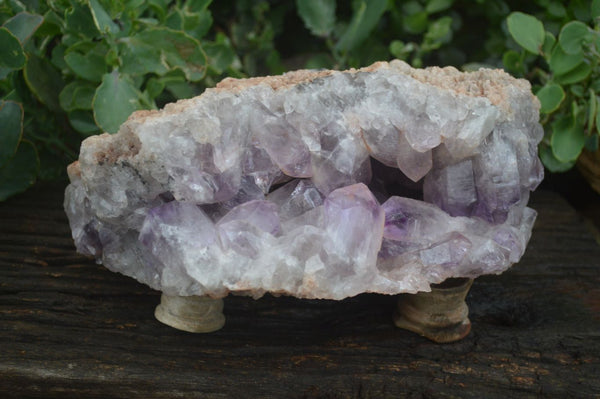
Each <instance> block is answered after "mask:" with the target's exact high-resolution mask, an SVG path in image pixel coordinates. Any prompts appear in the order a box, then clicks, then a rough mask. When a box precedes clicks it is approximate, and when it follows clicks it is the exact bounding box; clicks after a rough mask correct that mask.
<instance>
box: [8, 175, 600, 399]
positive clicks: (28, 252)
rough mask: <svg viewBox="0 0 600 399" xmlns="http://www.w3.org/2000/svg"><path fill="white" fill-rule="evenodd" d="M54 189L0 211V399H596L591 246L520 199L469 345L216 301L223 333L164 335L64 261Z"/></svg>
mask: <svg viewBox="0 0 600 399" xmlns="http://www.w3.org/2000/svg"><path fill="white" fill-rule="evenodd" d="M62 189H63V188H62V187H51V186H46V187H43V186H42V187H36V188H34V190H32V191H29V192H28V193H26V194H24V195H21V196H19V197H16V198H13V199H11V200H9V201H7V202H5V203H3V204H0V397H2V398H4V397H32V396H34V397H60V398H65V397H89V398H105V397H123V398H137V397H142V398H158V397H161V398H163V397H166V398H169V397H203V398H205V397H208V398H222V397H265V398H271V397H272V398H278V397H310V398H312V397H327V398H346V397H356V398H371V397H463V398H481V397H486V398H507V397H511V398H520V397H536V396H543V397H557V398H558V397H578V398H588V397H589V398H594V397H595V398H597V397H600V247H599V246H598V244H597V243H596V241H595V239H594V236H593V235H592V234H590V232H589V231H588V230H587V229H586V227H585V225H584V223H583V222H582V220H581V218H580V217H579V216H578V215H577V213H576V212H575V211H574V210H573V209H572V208H570V207H569V205H568V204H567V203H566V202H565V201H564V200H562V199H561V198H560V197H559V196H557V195H556V194H554V193H552V192H548V191H539V192H536V193H535V194H534V195H533V197H532V206H533V207H534V208H536V209H537V210H538V211H539V218H538V221H537V223H536V227H535V230H534V235H533V238H532V240H531V243H530V246H529V248H528V251H527V253H526V255H525V257H524V258H523V260H522V261H521V263H520V264H518V265H516V266H515V267H513V268H512V269H511V270H510V271H509V272H506V273H504V274H502V275H500V276H485V277H481V278H479V279H477V280H476V281H475V284H474V285H473V288H472V290H471V293H470V294H469V297H468V303H469V305H470V311H471V320H472V322H473V330H472V333H471V334H470V335H469V336H468V337H467V338H466V339H464V340H463V341H460V342H457V343H453V344H446V345H438V344H434V343H432V342H429V341H428V340H426V339H424V338H421V337H419V336H417V335H415V334H412V333H409V332H406V331H402V330H399V329H397V328H395V327H394V326H393V324H392V321H391V314H392V312H393V309H394V306H395V298H394V297H389V296H383V295H359V296H358V297H355V298H350V299H347V300H344V301H338V302H336V301H319V300H298V299H295V298H289V297H279V298H275V297H272V296H270V295H267V296H265V297H263V298H261V299H260V300H256V301H255V300H253V299H251V298H246V297H230V298H227V299H226V300H225V314H226V317H227V323H226V325H225V328H224V329H222V330H220V331H218V332H215V333H211V334H199V335H198V334H189V333H185V332H181V331H177V330H174V329H171V328H169V327H167V326H164V325H162V324H160V323H159V322H157V321H156V320H155V319H154V317H153V311H154V307H155V306H156V305H157V304H158V301H159V293H157V292H155V291H153V290H151V289H149V288H148V287H146V286H144V285H142V284H139V283H137V282H136V281H134V280H133V279H131V278H128V277H125V276H122V275H119V274H115V273H111V272H110V271H108V270H106V269H105V268H104V267H102V266H100V265H96V264H95V263H94V261H93V260H91V259H89V258H87V257H84V256H81V255H77V254H76V253H75V252H74V248H73V246H72V244H71V243H70V241H69V232H68V224H67V220H66V218H65V216H64V214H63V213H62V212H61V206H62Z"/></svg>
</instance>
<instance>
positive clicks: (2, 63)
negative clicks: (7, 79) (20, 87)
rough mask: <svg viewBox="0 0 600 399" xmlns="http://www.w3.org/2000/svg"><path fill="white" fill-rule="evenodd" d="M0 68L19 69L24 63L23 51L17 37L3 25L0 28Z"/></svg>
mask: <svg viewBox="0 0 600 399" xmlns="http://www.w3.org/2000/svg"><path fill="white" fill-rule="evenodd" d="M0 43H1V45H0V68H8V69H20V68H23V65H25V61H26V58H25V52H24V51H23V47H22V46H21V43H20V42H19V39H18V38H17V37H16V36H14V35H13V34H12V33H10V32H9V30H8V29H6V28H5V27H1V28H0Z"/></svg>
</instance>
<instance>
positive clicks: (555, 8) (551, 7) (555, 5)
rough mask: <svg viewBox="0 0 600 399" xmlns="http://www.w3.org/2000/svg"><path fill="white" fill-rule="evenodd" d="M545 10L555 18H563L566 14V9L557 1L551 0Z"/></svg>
mask: <svg viewBox="0 0 600 399" xmlns="http://www.w3.org/2000/svg"><path fill="white" fill-rule="evenodd" d="M546 11H547V12H548V14H550V15H551V16H553V17H556V18H564V17H565V16H566V15H567V9H566V8H565V6H563V5H562V4H560V3H559V2H551V3H550V4H548V6H547V7H546Z"/></svg>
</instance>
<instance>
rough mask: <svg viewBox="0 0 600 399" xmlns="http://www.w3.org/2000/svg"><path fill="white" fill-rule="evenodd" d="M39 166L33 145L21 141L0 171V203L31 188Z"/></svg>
mask: <svg viewBox="0 0 600 399" xmlns="http://www.w3.org/2000/svg"><path fill="white" fill-rule="evenodd" d="M39 164H40V160H39V158H38V155H37V151H36V149H35V147H34V145H33V144H32V143H31V142H29V141H27V140H21V143H20V144H19V148H18V149H17V152H16V153H15V155H14V156H13V157H12V158H11V159H10V160H9V161H8V163H7V164H6V165H5V166H4V167H3V168H2V169H0V201H4V200H5V199H7V198H8V197H10V196H11V195H14V194H17V193H20V192H22V191H25V190H26V189H27V188H29V187H31V186H32V185H33V183H35V177H36V176H37V173H38V169H39Z"/></svg>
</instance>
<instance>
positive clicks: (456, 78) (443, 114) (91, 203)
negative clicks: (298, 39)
mask: <svg viewBox="0 0 600 399" xmlns="http://www.w3.org/2000/svg"><path fill="white" fill-rule="evenodd" d="M538 109H539V104H538V102H537V100H536V98H535V97H534V96H533V95H532V94H531V89H530V86H529V83H528V82H526V81H524V80H517V79H514V78H512V77H510V76H509V75H507V74H506V73H504V72H502V71H500V70H484V69H482V70H480V71H478V72H471V73H461V72H459V71H457V70H456V69H454V68H427V69H413V68H411V67H410V66H408V65H407V64H405V63H403V62H401V61H392V62H390V63H385V62H380V63H376V64H374V65H372V66H370V67H368V68H363V69H359V70H349V71H344V72H337V71H296V72H290V73H287V74H284V75H282V76H274V77H265V78H253V79H246V80H236V79H226V80H224V81H223V82H221V83H220V84H219V85H218V86H217V87H216V88H214V89H208V90H206V92H205V93H204V94H202V95H201V96H199V97H196V98H193V99H190V100H182V101H179V102H177V103H174V104H169V105H167V106H166V107H165V109H163V110H160V111H138V112H136V113H134V114H133V115H132V116H131V117H130V118H129V120H128V121H127V122H125V123H124V124H123V125H122V126H121V129H120V130H119V132H118V133H117V134H115V135H108V134H103V135H100V136H94V137H90V138H88V139H86V140H85V141H84V142H83V144H82V146H81V153H80V157H79V161H77V162H75V163H74V164H72V165H71V166H70V167H69V176H70V179H71V184H70V185H69V186H68V187H67V190H66V195H65V209H66V212H67V215H68V216H69V220H70V223H71V228H72V231H73V238H74V240H75V244H76V246H77V248H78V250H79V251H80V252H82V253H85V254H90V255H93V256H95V257H96V259H97V260H98V261H99V262H102V263H103V264H104V265H106V267H108V268H109V269H111V270H114V271H118V272H121V273H124V274H126V275H129V276H131V277H134V278H136V279H137V280H139V281H141V282H144V283H146V284H148V285H150V286H151V287H153V288H155V289H158V290H161V291H163V292H164V293H166V294H168V295H184V296H186V295H209V296H212V297H215V298H217V297H223V296H226V295H227V294H228V293H230V292H233V293H241V294H247V295H252V296H254V297H259V296H261V295H263V294H264V293H266V292H272V293H275V294H287V295H294V296H297V297H303V298H330V299H342V298H345V297H348V296H353V295H357V294H360V293H362V292H379V293H384V294H397V293H402V292H417V291H427V290H429V286H430V284H432V283H439V282H441V281H443V280H444V279H446V278H449V277H476V276H478V275H481V274H489V273H501V272H502V271H504V270H506V269H507V268H508V267H509V266H510V265H511V264H513V263H515V262H517V261H518V260H519V259H520V258H521V256H522V255H523V253H524V251H525V248H526V245H527V242H528V240H529V237H530V234H531V228H532V226H533V222H534V220H535V211H533V210H531V209H529V208H527V207H526V205H527V201H528V198H529V192H530V191H531V190H534V189H535V188H536V186H537V185H538V184H539V182H540V181H541V179H542V177H543V169H542V166H541V163H540V161H539V159H538V157H537V144H538V143H539V141H540V140H541V138H542V129H541V127H540V125H539V123H538V117H539V116H538Z"/></svg>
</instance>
